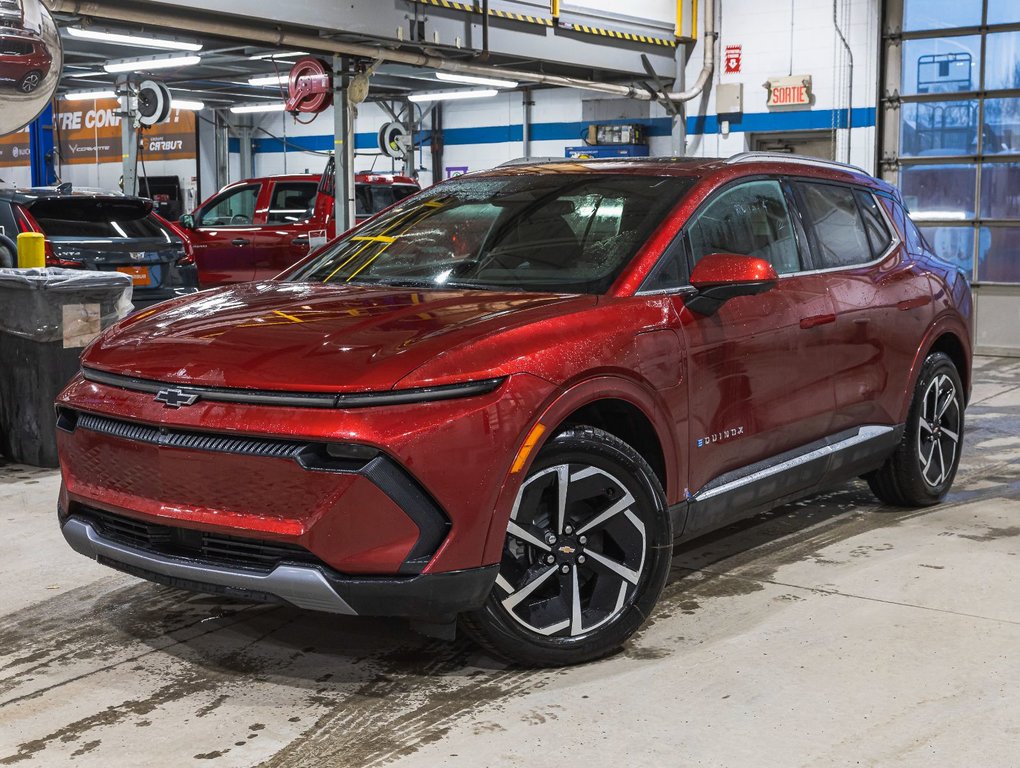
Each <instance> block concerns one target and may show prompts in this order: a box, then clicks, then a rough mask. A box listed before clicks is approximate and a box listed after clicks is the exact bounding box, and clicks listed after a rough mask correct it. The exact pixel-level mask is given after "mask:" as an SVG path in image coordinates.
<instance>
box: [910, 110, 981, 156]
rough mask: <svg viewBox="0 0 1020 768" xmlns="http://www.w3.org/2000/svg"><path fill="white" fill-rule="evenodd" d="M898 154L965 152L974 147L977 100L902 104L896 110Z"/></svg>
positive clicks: (975, 145) (972, 150)
mask: <svg viewBox="0 0 1020 768" xmlns="http://www.w3.org/2000/svg"><path fill="white" fill-rule="evenodd" d="M900 112H901V117H900V119H901V120H902V121H903V122H902V123H901V124H900V154H901V155H905V156H907V157H911V156H914V157H916V156H918V155H966V154H973V153H974V152H975V150H976V148H977V123H978V102H977V99H968V100H965V101H936V102H928V103H922V104H916V103H914V104H911V103H906V104H903V105H902V109H901V110H900Z"/></svg>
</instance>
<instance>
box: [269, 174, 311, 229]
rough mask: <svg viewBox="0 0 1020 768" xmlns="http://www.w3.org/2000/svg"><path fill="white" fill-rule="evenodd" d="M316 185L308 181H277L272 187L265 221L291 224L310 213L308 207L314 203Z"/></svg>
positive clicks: (301, 219) (305, 217)
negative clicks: (271, 195)
mask: <svg viewBox="0 0 1020 768" xmlns="http://www.w3.org/2000/svg"><path fill="white" fill-rule="evenodd" d="M317 188H318V185H317V184H316V183H315V182H310V181H287V182H278V183H277V184H276V185H275V186H274V187H273V198H272V200H271V201H270V205H269V213H268V214H267V216H266V222H267V223H269V224H293V223H294V222H296V221H303V220H304V219H307V218H308V217H309V216H310V215H311V211H310V210H309V208H310V207H311V206H313V205H314V204H315V192H316V189H317Z"/></svg>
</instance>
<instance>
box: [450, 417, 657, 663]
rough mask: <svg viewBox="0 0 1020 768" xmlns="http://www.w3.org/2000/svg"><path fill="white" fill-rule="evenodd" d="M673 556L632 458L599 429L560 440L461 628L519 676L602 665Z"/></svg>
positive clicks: (523, 500) (646, 479)
mask: <svg viewBox="0 0 1020 768" xmlns="http://www.w3.org/2000/svg"><path fill="white" fill-rule="evenodd" d="M671 546H672V529H671V526H670V518H669V514H668V511H667V509H666V502H665V496H664V494H663V492H662V487H661V485H660V483H659V481H658V479H657V478H656V476H655V473H654V472H653V471H652V469H651V468H650V467H649V466H648V464H647V462H645V460H644V459H643V458H642V457H641V455H640V454H638V453H637V451H635V450H634V449H633V448H632V447H631V446H629V445H627V444H626V443H624V442H623V441H621V440H619V439H617V438H616V437H614V436H612V435H610V434H609V433H607V432H604V431H602V430H600V429H595V428H593V427H575V428H571V429H568V430H566V431H564V432H562V433H560V434H559V435H557V436H556V437H554V438H553V439H552V440H551V441H550V443H549V444H548V445H547V446H546V448H544V449H543V450H542V452H541V454H539V456H538V458H537V460H536V462H535V465H534V466H533V468H532V469H531V471H530V473H529V474H528V477H527V478H526V479H525V480H524V483H523V484H522V486H521V490H520V492H519V494H518V497H517V501H516V503H515V505H514V509H513V512H512V513H511V518H510V522H509V525H508V527H507V535H506V541H505V544H504V547H503V556H502V560H501V562H500V569H499V575H498V576H497V578H496V585H495V587H494V588H493V591H492V594H491V595H490V596H489V599H488V601H487V602H486V604H485V606H484V607H483V608H481V609H480V610H478V611H475V612H473V613H471V614H468V615H466V616H464V617H463V625H464V628H465V630H466V631H467V632H468V633H469V634H470V635H471V636H473V637H474V638H475V639H476V640H477V641H478V642H479V643H480V644H481V645H482V646H483V647H485V648H486V649H487V650H489V651H490V652H492V653H494V654H496V655H498V656H501V657H503V658H505V659H508V660H510V661H512V662H516V663H519V664H524V665H527V666H558V665H564V664H577V663H580V662H584V661H591V660H593V659H597V658H599V657H601V656H605V655H606V654H608V653H611V652H612V651H614V650H615V649H617V648H618V647H619V646H620V645H621V644H622V643H623V642H624V641H625V640H626V639H627V638H628V637H630V635H631V634H633V633H634V632H635V631H636V630H637V629H638V627H640V626H641V624H642V623H643V622H644V620H645V618H646V617H647V616H648V615H649V613H650V612H651V610H652V608H653V606H654V605H655V603H656V601H657V600H658V598H659V594H660V593H661V592H662V588H663V586H664V585H665V582H666V576H667V574H668V572H669V561H670V551H671Z"/></svg>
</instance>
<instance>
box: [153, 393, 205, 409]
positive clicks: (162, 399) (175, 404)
mask: <svg viewBox="0 0 1020 768" xmlns="http://www.w3.org/2000/svg"><path fill="white" fill-rule="evenodd" d="M196 400H198V393H197V392H185V391H184V390H183V389H161V390H159V392H157V393H156V402H158V403H163V405H165V406H166V407H167V408H180V407H181V406H182V405H194V403H195V401H196Z"/></svg>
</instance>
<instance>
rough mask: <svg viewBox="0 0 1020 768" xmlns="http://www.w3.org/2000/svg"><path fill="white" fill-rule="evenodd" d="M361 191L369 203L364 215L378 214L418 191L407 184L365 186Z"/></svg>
mask: <svg viewBox="0 0 1020 768" xmlns="http://www.w3.org/2000/svg"><path fill="white" fill-rule="evenodd" d="M362 189H363V190H364V191H365V193H366V194H365V198H366V200H368V201H370V202H368V203H367V208H366V211H365V212H366V213H379V211H382V210H385V209H387V208H389V207H390V206H391V205H393V204H394V203H399V202H400V201H401V200H403V199H404V198H406V197H410V196H411V195H413V194H414V193H415V192H417V191H418V188H417V187H412V186H410V185H408V184H393V185H390V184H386V185H383V184H379V185H366V186H364V187H362Z"/></svg>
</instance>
